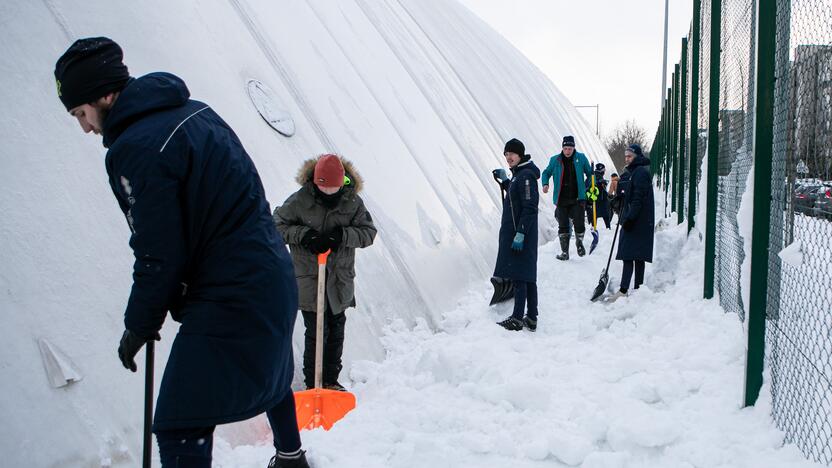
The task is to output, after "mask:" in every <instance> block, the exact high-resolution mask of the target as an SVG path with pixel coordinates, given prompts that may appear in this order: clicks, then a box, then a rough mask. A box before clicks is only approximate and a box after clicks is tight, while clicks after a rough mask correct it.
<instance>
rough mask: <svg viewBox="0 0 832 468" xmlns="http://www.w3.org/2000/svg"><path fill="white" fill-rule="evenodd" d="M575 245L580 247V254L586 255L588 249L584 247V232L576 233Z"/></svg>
mask: <svg viewBox="0 0 832 468" xmlns="http://www.w3.org/2000/svg"><path fill="white" fill-rule="evenodd" d="M575 247H576V248H577V249H578V256H579V257H583V256H584V255H586V249H585V248H584V233H583V232H576V233H575Z"/></svg>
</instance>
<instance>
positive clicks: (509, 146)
mask: <svg viewBox="0 0 832 468" xmlns="http://www.w3.org/2000/svg"><path fill="white" fill-rule="evenodd" d="M506 153H514V154H516V155H518V156H520V157H523V156H524V155H525V154H526V146H525V145H524V144H523V142H522V141H520V140H518V139H517V138H512V139H511V140H509V141H507V142H506V147H505V148H504V149H503V154H506Z"/></svg>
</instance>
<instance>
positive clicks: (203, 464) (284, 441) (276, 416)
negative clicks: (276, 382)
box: [156, 391, 300, 468]
mask: <svg viewBox="0 0 832 468" xmlns="http://www.w3.org/2000/svg"><path fill="white" fill-rule="evenodd" d="M266 416H268V418H269V424H270V425H271V426H272V433H273V434H274V448H275V449H276V450H278V451H280V452H284V453H292V452H296V451H298V450H300V434H298V420H297V416H296V415H295V394H294V393H292V392H291V391H290V392H288V394H287V395H286V398H284V399H283V400H282V401H281V402H280V403H278V404H277V405H275V406H274V407H273V408H272V409H270V410H269V411H267V412H266ZM214 428H216V426H206V427H194V428H187V429H172V430H167V431H157V432H156V442H157V443H158V444H159V458H160V459H161V462H162V468H210V467H211V452H212V450H213V448H214Z"/></svg>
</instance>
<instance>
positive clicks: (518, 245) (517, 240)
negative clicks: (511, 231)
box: [511, 232, 526, 252]
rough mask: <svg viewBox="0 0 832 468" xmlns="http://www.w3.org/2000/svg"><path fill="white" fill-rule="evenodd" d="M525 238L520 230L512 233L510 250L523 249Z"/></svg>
mask: <svg viewBox="0 0 832 468" xmlns="http://www.w3.org/2000/svg"><path fill="white" fill-rule="evenodd" d="M525 238H526V235H525V234H523V233H522V232H518V233H517V234H515V235H514V241H512V242H511V250H514V251H515V252H519V251H521V250H523V239H525Z"/></svg>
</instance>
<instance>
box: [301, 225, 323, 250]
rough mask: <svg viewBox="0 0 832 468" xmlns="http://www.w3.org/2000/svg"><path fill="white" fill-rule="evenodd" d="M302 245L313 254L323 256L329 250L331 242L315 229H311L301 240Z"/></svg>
mask: <svg viewBox="0 0 832 468" xmlns="http://www.w3.org/2000/svg"><path fill="white" fill-rule="evenodd" d="M300 245H301V246H302V247H303V248H305V249H306V250H308V251H310V252H312V253H313V254H316V255H317V254H322V253H324V252H326V251H327V250H328V249H329V240H328V239H327V238H326V236H322V235H321V233H319V232H318V231H316V230H314V229H311V228H310V229H309V230H308V231H306V234H304V235H303V238H302V239H301V240H300Z"/></svg>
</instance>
